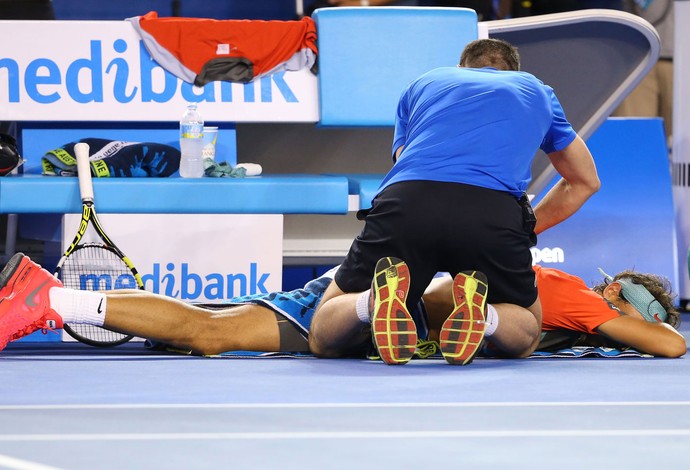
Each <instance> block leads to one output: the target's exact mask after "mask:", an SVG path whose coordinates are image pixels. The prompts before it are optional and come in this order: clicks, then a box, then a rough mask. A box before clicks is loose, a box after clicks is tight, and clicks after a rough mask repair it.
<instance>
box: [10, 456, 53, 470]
mask: <svg viewBox="0 0 690 470" xmlns="http://www.w3.org/2000/svg"><path fill="white" fill-rule="evenodd" d="M0 468H8V469H10V470H60V469H59V468H57V467H50V466H48V465H43V464H40V463H36V462H30V461H28V460H22V459H17V458H14V457H9V456H7V455H3V454H0Z"/></svg>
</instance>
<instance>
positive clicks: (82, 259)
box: [58, 244, 139, 345]
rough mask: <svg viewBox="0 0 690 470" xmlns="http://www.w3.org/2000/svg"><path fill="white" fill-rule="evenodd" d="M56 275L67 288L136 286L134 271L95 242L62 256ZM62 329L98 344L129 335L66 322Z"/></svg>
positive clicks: (85, 288) (134, 287) (91, 289)
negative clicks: (63, 257)
mask: <svg viewBox="0 0 690 470" xmlns="http://www.w3.org/2000/svg"><path fill="white" fill-rule="evenodd" d="M58 277H59V278H60V280H61V281H62V283H63V285H64V286H65V287H67V288H70V289H78V290H90V291H104V290H114V289H138V288H139V286H138V285H137V281H136V279H135V277H134V274H133V273H132V271H131V270H130V269H129V267H128V266H127V265H126V264H125V262H124V261H123V260H122V259H120V257H119V256H118V255H117V253H115V252H114V251H112V250H111V249H110V248H108V247H107V246H105V245H98V244H88V245H83V246H80V247H77V248H76V249H75V250H74V251H73V252H72V253H71V254H70V255H69V256H68V257H67V258H65V259H64V262H63V264H62V267H61V269H60V271H59V274H58ZM66 329H67V331H68V332H69V333H70V334H71V333H72V332H73V333H74V334H76V335H78V336H81V337H82V338H86V339H87V340H91V341H93V342H95V343H100V345H107V344H117V343H119V342H120V341H122V340H124V339H126V338H130V337H129V336H128V335H125V334H121V333H117V332H114V331H111V330H108V329H106V328H103V327H99V326H95V325H86V324H70V325H68V328H66ZM70 330H71V331H70ZM73 336H74V335H73ZM76 339H79V340H80V341H81V340H82V339H81V338H76Z"/></svg>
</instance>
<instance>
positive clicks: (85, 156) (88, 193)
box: [74, 142, 93, 202]
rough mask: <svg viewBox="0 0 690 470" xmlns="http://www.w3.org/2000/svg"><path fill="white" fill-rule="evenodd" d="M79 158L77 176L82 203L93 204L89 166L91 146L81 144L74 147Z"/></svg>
mask: <svg viewBox="0 0 690 470" xmlns="http://www.w3.org/2000/svg"><path fill="white" fill-rule="evenodd" d="M74 154H75V156H76V157H77V175H78V176H79V192H80V193H81V199H82V201H87V200H88V201H92V202H93V185H92V184H91V165H90V164H89V144H87V143H85V142H79V143H78V144H76V145H75V146H74Z"/></svg>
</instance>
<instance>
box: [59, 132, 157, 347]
mask: <svg viewBox="0 0 690 470" xmlns="http://www.w3.org/2000/svg"><path fill="white" fill-rule="evenodd" d="M74 153H75V156H76V157H77V175H78V177H79V192H80V195H81V202H82V212H81V222H80V223H79V229H78V230H77V233H76V235H75V236H74V240H73V241H72V244H71V245H70V246H69V248H67V250H66V251H65V253H64V254H63V255H62V258H60V261H59V262H58V264H57V267H56V269H55V277H57V278H58V279H60V280H61V281H62V284H63V285H64V286H65V287H68V288H70V289H79V290H93V291H95V290H99V291H103V290H112V289H143V288H144V283H143V282H142V280H141V276H140V275H139V273H138V272H137V269H136V268H135V267H134V265H133V264H132V262H131V261H130V260H129V259H128V258H127V256H125V255H124V253H122V251H120V249H119V248H118V247H117V246H116V245H115V244H114V243H113V242H112V240H110V237H108V235H106V233H105V231H104V230H103V227H102V226H101V223H100V221H99V220H98V216H97V215H96V207H95V205H94V198H93V184H92V182H91V167H90V165H89V145H88V144H86V143H78V144H76V145H75V146H74ZM89 228H91V229H92V230H95V232H96V234H97V235H98V236H99V237H100V239H101V242H102V243H82V238H83V237H84V234H85V233H86V232H87V229H89ZM64 328H65V331H66V332H67V333H68V334H69V335H70V336H72V337H73V338H74V339H76V340H78V341H81V342H82V343H86V344H88V345H91V346H100V347H108V346H117V345H119V344H123V343H126V342H127V341H129V340H131V339H132V338H133V336H130V335H125V334H121V333H117V332H115V331H111V330H108V329H106V328H101V327H98V326H94V325H81V324H65V325H64Z"/></svg>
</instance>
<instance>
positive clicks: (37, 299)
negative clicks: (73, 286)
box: [0, 253, 62, 350]
mask: <svg viewBox="0 0 690 470" xmlns="http://www.w3.org/2000/svg"><path fill="white" fill-rule="evenodd" d="M54 286H58V287H61V286H62V283H61V282H60V281H59V280H57V279H56V278H55V277H54V276H53V275H52V274H50V273H49V272H48V271H46V270H45V269H43V268H41V267H40V266H39V265H38V264H36V263H34V262H33V261H31V260H30V259H29V257H28V256H25V255H24V254H22V253H17V254H15V255H14V256H13V257H12V258H11V259H10V260H9V261H8V263H7V264H6V265H5V267H4V268H3V270H2V272H0V296H2V298H0V350H2V349H4V348H5V346H7V343H9V342H11V341H14V340H17V339H19V338H21V337H23V336H26V335H29V334H31V333H33V332H34V331H37V330H46V329H49V330H55V329H60V328H62V318H61V317H60V315H58V314H57V313H56V312H55V311H54V310H53V309H51V308H50V298H49V291H50V288H51V287H54Z"/></svg>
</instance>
